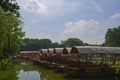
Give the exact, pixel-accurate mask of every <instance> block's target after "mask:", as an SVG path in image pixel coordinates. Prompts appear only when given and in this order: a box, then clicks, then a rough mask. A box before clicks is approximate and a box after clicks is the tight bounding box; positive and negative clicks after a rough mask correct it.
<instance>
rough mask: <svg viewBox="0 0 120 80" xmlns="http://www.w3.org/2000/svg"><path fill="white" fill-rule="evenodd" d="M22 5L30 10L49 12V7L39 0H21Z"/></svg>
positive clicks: (39, 12)
mask: <svg viewBox="0 0 120 80" xmlns="http://www.w3.org/2000/svg"><path fill="white" fill-rule="evenodd" d="M18 3H19V5H20V7H21V8H22V9H23V10H25V11H28V12H32V13H36V14H43V13H46V12H47V7H46V6H45V5H44V4H42V3H41V2H40V1H39V0H19V1H18Z"/></svg>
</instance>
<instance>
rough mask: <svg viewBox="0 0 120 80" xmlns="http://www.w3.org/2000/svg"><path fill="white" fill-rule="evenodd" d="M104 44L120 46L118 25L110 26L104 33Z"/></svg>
mask: <svg viewBox="0 0 120 80" xmlns="http://www.w3.org/2000/svg"><path fill="white" fill-rule="evenodd" d="M104 45H105V46H112V47H120V26H118V27H117V28H110V29H108V31H107V32H106V35H105V43H104Z"/></svg>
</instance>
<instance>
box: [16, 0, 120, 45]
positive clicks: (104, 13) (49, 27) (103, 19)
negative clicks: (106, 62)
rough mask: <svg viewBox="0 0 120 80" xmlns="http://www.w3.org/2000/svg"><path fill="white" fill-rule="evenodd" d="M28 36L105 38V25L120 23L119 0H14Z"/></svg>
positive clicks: (97, 40) (95, 40) (94, 40)
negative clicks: (18, 6) (18, 7)
mask: <svg viewBox="0 0 120 80" xmlns="http://www.w3.org/2000/svg"><path fill="white" fill-rule="evenodd" d="M17 2H18V4H19V5H20V12H21V16H22V18H23V21H24V23H25V24H24V27H23V31H25V32H26V36H25V37H27V38H39V39H43V38H48V39H51V40H52V41H53V42H60V41H61V40H66V39H68V38H70V37H73V38H79V39H81V40H82V41H84V42H86V43H94V44H101V43H103V42H104V37H105V33H106V31H107V29H108V28H113V27H117V26H120V5H119V4H120V0H17Z"/></svg>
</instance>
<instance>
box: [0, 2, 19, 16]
mask: <svg viewBox="0 0 120 80" xmlns="http://www.w3.org/2000/svg"><path fill="white" fill-rule="evenodd" d="M0 7H1V8H2V9H4V11H5V12H12V13H14V15H16V16H18V17H19V15H20V13H19V11H18V10H19V9H20V8H19V6H18V4H17V3H16V0H0Z"/></svg>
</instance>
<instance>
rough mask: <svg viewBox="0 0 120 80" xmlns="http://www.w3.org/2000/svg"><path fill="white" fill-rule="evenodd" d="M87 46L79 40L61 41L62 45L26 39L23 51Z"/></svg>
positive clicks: (45, 40) (47, 40) (44, 40)
mask: <svg viewBox="0 0 120 80" xmlns="http://www.w3.org/2000/svg"><path fill="white" fill-rule="evenodd" d="M83 45H86V43H83V42H82V41H81V40H80V39H78V38H69V39H67V40H65V41H61V43H58V42H52V41H51V40H50V39H29V38H25V39H24V44H22V46H21V50H22V51H23V50H24V51H26V50H28V51H29V50H30V51H33V50H39V49H44V48H57V47H62V48H64V47H72V46H83Z"/></svg>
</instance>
